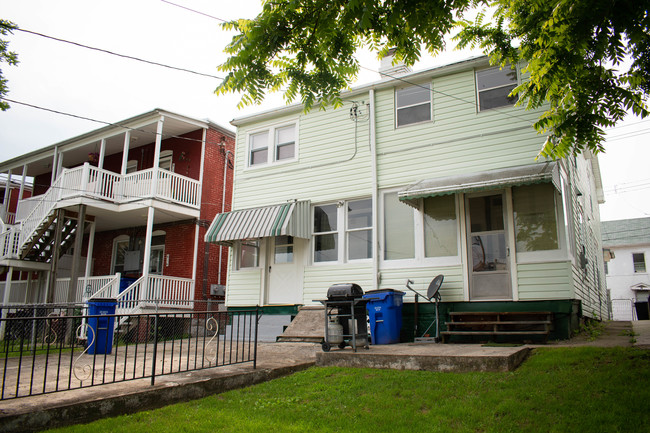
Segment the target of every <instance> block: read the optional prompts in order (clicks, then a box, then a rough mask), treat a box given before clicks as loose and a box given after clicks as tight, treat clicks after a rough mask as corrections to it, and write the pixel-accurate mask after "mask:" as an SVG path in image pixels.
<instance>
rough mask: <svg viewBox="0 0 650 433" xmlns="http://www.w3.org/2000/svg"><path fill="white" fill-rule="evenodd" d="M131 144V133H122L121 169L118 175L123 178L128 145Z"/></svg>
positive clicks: (127, 158) (127, 157) (127, 160)
mask: <svg viewBox="0 0 650 433" xmlns="http://www.w3.org/2000/svg"><path fill="white" fill-rule="evenodd" d="M130 142H131V131H126V132H125V133H124V148H123V149H122V169H121V170H120V174H122V176H124V175H125V174H126V166H127V164H128V163H129V143H130Z"/></svg>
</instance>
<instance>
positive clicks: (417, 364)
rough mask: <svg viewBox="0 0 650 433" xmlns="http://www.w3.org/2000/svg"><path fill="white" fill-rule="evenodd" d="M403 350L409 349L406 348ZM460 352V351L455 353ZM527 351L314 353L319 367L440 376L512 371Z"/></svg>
mask: <svg viewBox="0 0 650 433" xmlns="http://www.w3.org/2000/svg"><path fill="white" fill-rule="evenodd" d="M400 346H401V347H400ZM404 346H409V347H408V348H406V347H404ZM459 349H460V350H459ZM529 353H530V349H529V348H527V347H498V348H496V347H493V348H491V347H480V346H476V345H474V346H468V347H467V348H466V349H464V348H462V347H460V346H459V345H454V346H452V347H451V349H450V347H449V346H447V345H445V346H443V345H439V344H430V345H423V344H404V345H403V344H394V345H388V346H371V347H370V349H369V350H367V351H366V350H357V352H353V351H352V350H346V349H343V350H333V351H331V352H317V353H316V365H317V366H319V367H325V366H336V367H354V368H385V369H393V370H425V371H440V372H457V373H464V372H473V371H491V372H507V371H513V370H515V369H516V368H517V367H519V365H521V363H522V362H524V360H525V359H526V358H527V357H528V355H529Z"/></svg>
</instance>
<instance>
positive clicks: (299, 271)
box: [262, 236, 306, 305]
mask: <svg viewBox="0 0 650 433" xmlns="http://www.w3.org/2000/svg"><path fill="white" fill-rule="evenodd" d="M276 238H277V237H269V238H265V240H266V242H265V244H266V245H265V248H264V252H265V254H264V256H265V260H264V265H263V266H264V268H263V276H264V278H263V281H264V282H263V287H264V291H263V296H262V297H263V304H264V305H302V304H303V299H304V293H303V292H304V286H303V281H304V263H305V262H304V260H305V257H304V256H305V248H306V246H305V245H306V241H305V240H304V239H300V238H297V237H295V236H294V237H293V244H292V245H293V263H292V265H293V267H294V268H295V269H294V270H295V272H296V279H297V280H296V284H297V288H296V291H297V292H298V291H299V298H300V299H299V300H298V301H297V302H294V303H289V302H281V303H277V302H276V303H271V302H270V297H271V291H272V289H273V287H272V284H273V282H272V278H271V274H272V273H273V267H275V266H276V264H275V241H276Z"/></svg>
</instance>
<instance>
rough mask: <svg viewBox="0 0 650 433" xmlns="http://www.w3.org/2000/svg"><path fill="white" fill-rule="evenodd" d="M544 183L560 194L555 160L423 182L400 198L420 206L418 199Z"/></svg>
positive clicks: (411, 186)
mask: <svg viewBox="0 0 650 433" xmlns="http://www.w3.org/2000/svg"><path fill="white" fill-rule="evenodd" d="M542 182H552V183H553V185H555V188H557V190H558V191H561V188H562V187H561V185H560V171H559V166H558V164H557V162H556V161H550V162H544V163H538V164H531V165H522V166H518V167H508V168H501V169H497V170H487V171H481V172H478V173H470V174H461V175H456V176H445V177H439V178H435V179H427V180H422V181H420V182H417V183H414V184H413V185H410V186H409V187H408V188H406V189H404V190H402V191H400V192H399V193H398V194H397V196H398V197H399V199H400V200H401V201H403V202H405V203H407V204H410V205H411V206H416V207H417V206H418V199H420V198H424V197H435V196H439V195H447V194H455V193H461V192H462V193H469V192H478V191H485V190H490V189H498V188H507V187H512V186H518V185H530V184H534V183H542Z"/></svg>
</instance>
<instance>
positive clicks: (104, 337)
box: [86, 298, 117, 355]
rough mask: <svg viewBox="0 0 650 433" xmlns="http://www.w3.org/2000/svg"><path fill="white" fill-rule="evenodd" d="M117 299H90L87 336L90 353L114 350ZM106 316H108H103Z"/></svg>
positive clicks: (107, 352)
mask: <svg viewBox="0 0 650 433" xmlns="http://www.w3.org/2000/svg"><path fill="white" fill-rule="evenodd" d="M116 307H117V300H116V299H112V298H95V299H89V300H88V315H89V316H98V317H89V318H88V327H89V328H92V330H91V329H88V330H87V331H86V338H87V340H86V341H87V342H88V344H89V346H88V353H89V354H91V355H95V354H98V355H99V354H110V353H111V351H112V350H113V328H114V325H115V316H114V314H115V308H116ZM102 316H106V317H102Z"/></svg>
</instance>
